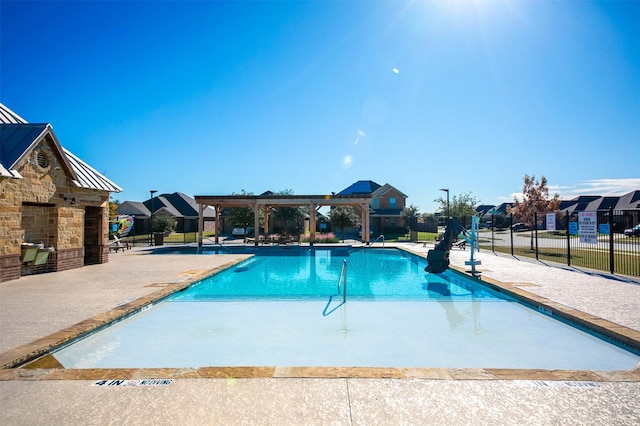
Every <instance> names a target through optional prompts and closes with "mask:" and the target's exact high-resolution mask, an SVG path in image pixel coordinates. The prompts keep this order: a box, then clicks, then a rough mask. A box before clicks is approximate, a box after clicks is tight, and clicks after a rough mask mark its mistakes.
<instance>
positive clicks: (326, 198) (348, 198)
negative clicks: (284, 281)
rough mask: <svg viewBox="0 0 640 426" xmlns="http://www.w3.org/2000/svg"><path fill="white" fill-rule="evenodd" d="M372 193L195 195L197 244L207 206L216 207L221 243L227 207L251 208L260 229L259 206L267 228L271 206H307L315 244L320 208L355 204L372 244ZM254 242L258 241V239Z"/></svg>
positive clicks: (255, 226) (311, 240)
mask: <svg viewBox="0 0 640 426" xmlns="http://www.w3.org/2000/svg"><path fill="white" fill-rule="evenodd" d="M371 198H372V197H371V195H364V194H358V195H196V196H195V200H196V203H197V204H198V206H199V221H198V245H199V246H202V240H203V232H204V209H205V208H206V207H207V206H210V207H213V208H214V210H215V212H216V213H215V215H216V219H215V233H216V237H215V238H216V243H218V242H219V241H218V235H219V232H218V226H219V224H220V212H221V211H222V210H223V209H224V208H227V207H248V208H250V209H252V210H253V211H254V212H255V213H256V214H255V219H254V229H256V230H258V229H260V223H259V220H260V215H259V214H257V213H258V212H260V209H262V210H263V212H264V218H265V229H268V224H269V209H270V208H271V207H275V206H295V207H299V206H306V207H307V208H308V209H309V212H310V213H311V214H310V215H309V216H310V217H309V220H310V226H309V228H310V231H311V236H310V243H311V244H313V243H314V242H315V239H316V215H315V213H316V212H317V211H318V209H319V208H320V207H323V206H352V207H356V208H358V209H359V210H360V220H361V222H362V238H363V242H365V243H369V242H370V236H369V227H370V224H371V223H370V218H369V204H370V203H371ZM255 244H256V245H257V244H258V239H257V238H256V240H255Z"/></svg>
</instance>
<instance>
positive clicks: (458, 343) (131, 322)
mask: <svg viewBox="0 0 640 426" xmlns="http://www.w3.org/2000/svg"><path fill="white" fill-rule="evenodd" d="M259 254H260V255H258V256H255V257H253V258H250V259H248V260H247V261H245V262H242V263H240V264H238V265H236V266H234V267H232V268H230V269H228V270H226V271H224V272H222V273H220V274H217V275H215V276H213V277H210V278H208V279H206V280H203V281H202V282H200V283H198V284H195V285H193V286H191V287H190V288H188V289H186V290H184V291H182V292H180V293H178V294H176V295H174V296H173V297H171V298H169V299H166V300H164V301H162V302H160V303H158V304H156V305H154V306H153V307H151V308H149V309H146V310H144V311H143V312H140V313H138V314H136V315H133V316H131V317H129V318H127V319H125V320H123V321H120V322H118V323H116V324H113V325H112V326H110V327H108V328H106V329H104V330H102V331H100V332H97V333H95V334H92V335H90V336H89V337H87V338H85V339H82V340H80V341H78V342H76V343H74V344H72V345H70V346H67V347H65V348H64V349H61V350H60V351H58V352H56V353H55V354H54V355H55V357H56V358H57V359H58V361H60V362H61V363H62V365H63V366H65V367H66V368H160V367H201V366H349V367H351V366H363V367H416V368H418V367H433V368H438V367H442V368H528V369H564V370H629V369H633V368H635V367H636V365H638V362H639V361H640V356H638V355H636V354H633V353H631V352H629V351H626V350H624V349H622V348H620V347H617V346H615V345H613V344H610V343H608V342H606V341H604V340H601V339H599V338H597V337H595V336H593V335H591V334H589V333H585V332H583V331H580V330H577V329H575V328H573V327H571V326H569V325H567V324H565V323H562V322H560V321H557V320H555V319H553V318H550V317H548V316H545V315H543V314H541V313H539V312H537V311H535V310H532V309H530V308H528V307H526V306H524V305H522V304H520V303H518V302H516V301H514V300H511V299H507V298H505V297H504V296H503V295H501V294H499V293H495V292H493V291H491V290H490V289H488V288H485V287H483V286H482V285H481V284H479V283H477V282H476V281H474V280H472V279H469V278H467V277H465V276H463V275H460V274H457V273H455V272H452V271H447V272H446V273H444V274H425V272H424V266H425V265H426V263H425V261H424V260H423V259H422V258H419V257H417V256H413V255H410V254H407V253H406V252H403V251H400V250H389V249H386V250H381V249H362V250H346V249H336V250H312V249H307V250H304V249H299V250H291V251H285V250H277V251H261V252H259ZM344 259H346V260H347V302H346V303H344V304H343V303H342V296H336V297H333V298H332V297H331V296H335V295H336V294H337V292H338V289H337V282H338V278H339V276H340V272H341V269H342V265H343V260H344Z"/></svg>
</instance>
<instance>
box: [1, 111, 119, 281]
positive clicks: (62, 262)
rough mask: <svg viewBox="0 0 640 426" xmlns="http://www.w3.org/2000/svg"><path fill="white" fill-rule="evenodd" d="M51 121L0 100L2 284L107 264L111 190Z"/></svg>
mask: <svg viewBox="0 0 640 426" xmlns="http://www.w3.org/2000/svg"><path fill="white" fill-rule="evenodd" d="M120 191H122V189H121V188H120V187H119V186H118V185H116V184H115V183H113V182H111V181H110V180H109V179H107V178H106V177H104V176H103V175H101V174H100V173H98V172H97V171H96V170H94V169H93V168H92V167H90V166H89V165H88V164H86V163H84V162H83V161H82V160H80V159H79V158H78V157H76V156H75V155H73V154H72V153H71V152H69V151H68V150H66V149H64V148H63V147H62V146H61V145H60V143H59V141H58V139H57V137H56V135H55V133H54V132H53V128H52V126H51V124H48V123H40V124H31V123H27V122H26V121H25V120H24V119H22V118H21V117H20V116H19V115H17V114H16V113H14V112H13V111H11V110H10V109H8V108H7V107H6V106H4V105H2V104H0V282H2V281H8V280H13V279H17V278H20V276H22V275H28V274H35V273H44V272H55V271H63V270H66V269H72V268H78V267H82V266H84V265H89V264H97V263H105V262H107V261H108V256H109V247H108V237H109V230H108V221H109V207H108V206H109V193H110V192H120Z"/></svg>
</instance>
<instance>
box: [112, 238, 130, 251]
mask: <svg viewBox="0 0 640 426" xmlns="http://www.w3.org/2000/svg"><path fill="white" fill-rule="evenodd" d="M130 248H131V246H130V245H129V241H123V240H121V239H120V238H118V236H117V235H114V236H113V241H111V242H109V251H115V252H116V253H117V252H118V250H122V251H124V250H125V249H127V250H128V249H130Z"/></svg>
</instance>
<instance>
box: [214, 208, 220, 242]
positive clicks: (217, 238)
mask: <svg viewBox="0 0 640 426" xmlns="http://www.w3.org/2000/svg"><path fill="white" fill-rule="evenodd" d="M213 209H214V210H215V212H216V223H215V227H214V229H215V231H214V232H215V233H216V244H220V240H219V236H220V205H215V206H213Z"/></svg>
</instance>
